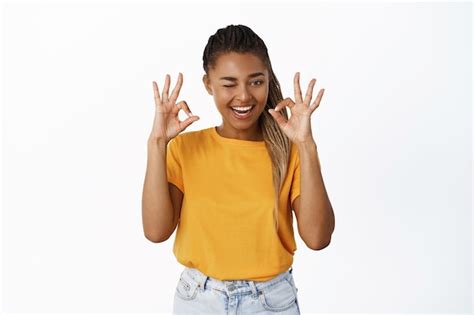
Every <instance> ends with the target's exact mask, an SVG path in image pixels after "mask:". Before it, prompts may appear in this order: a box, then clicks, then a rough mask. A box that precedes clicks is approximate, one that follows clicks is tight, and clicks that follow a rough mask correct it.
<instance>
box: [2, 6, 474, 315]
mask: <svg viewBox="0 0 474 315" xmlns="http://www.w3.org/2000/svg"><path fill="white" fill-rule="evenodd" d="M229 24H245V25H248V26H250V27H251V28H252V29H253V30H254V31H255V32H256V33H257V34H259V35H260V36H261V37H262V38H263V40H264V41H265V43H266V44H267V46H268V49H269V54H270V57H271V61H272V64H273V67H274V71H275V73H276V75H277V77H278V79H279V80H280V83H281V85H282V88H283V91H284V96H285V97H286V96H289V97H292V98H293V99H294V95H293V94H292V91H293V85H292V82H293V81H292V79H293V75H294V73H295V72H296V71H301V78H302V87H303V92H305V91H306V87H307V84H308V83H309V81H310V79H311V78H313V77H314V78H316V79H317V80H318V81H317V83H316V86H315V91H314V95H316V94H317V91H319V89H320V88H325V94H324V97H323V99H322V102H321V105H320V107H319V108H318V109H317V110H316V111H315V112H314V113H313V116H312V126H313V127H312V129H313V132H314V138H315V140H316V142H317V144H318V149H319V157H320V160H321V164H322V172H323V177H324V180H325V184H326V188H327V190H328V193H329V196H330V199H331V203H332V205H333V207H334V212H335V216H336V228H335V231H334V234H333V237H332V242H331V244H330V245H329V247H327V248H325V249H323V250H321V251H313V250H311V249H309V248H307V247H305V245H304V243H303V242H302V240H301V238H300V236H299V235H298V234H297V232H296V231H297V230H296V229H295V233H296V234H295V238H296V240H297V246H298V249H297V251H296V253H295V261H294V265H293V268H294V272H293V275H294V279H295V282H296V286H297V287H298V288H299V292H298V293H299V303H300V307H301V310H302V312H303V313H318V314H319V313H361V312H362V313H370V312H379V313H391V312H395V313H411V312H413V313H431V312H437V313H457V312H458V313H466V314H467V313H471V312H472V310H473V305H472V222H473V221H472V213H471V211H472V207H471V205H472V203H471V202H472V200H471V194H472V186H471V176H472V166H471V162H472V151H471V145H472V142H471V136H472V129H471V119H472V112H471V105H472V103H471V102H472V94H471V93H472V61H471V54H472V44H471V42H472V4H470V3H468V2H464V3H457V4H448V3H416V4H414V3H341V2H339V3H300V4H296V3H293V2H292V3H289V2H288V3H276V2H272V3H270V2H262V3H255V2H252V3H240V4H239V3H234V4H229V3H228V4H219V3H216V2H214V3H208V4H204V3H193V4H186V3H176V2H175V3H174V4H166V3H157V2H155V3H152V2H150V1H148V2H147V3H141V4H140V3H129V4H127V3H122V4H119V3H115V4H114V3H112V2H109V3H102V4H99V3H95V4H93V3H82V4H73V3H67V4H59V3H49V4H48V3H38V2H36V3H21V2H13V1H11V2H9V3H6V4H5V5H4V7H3V26H2V27H3V32H4V33H3V70H2V75H3V78H2V79H3V102H2V105H3V113H2V117H3V120H2V136H3V137H2V140H3V147H2V149H3V155H2V162H3V164H2V168H3V169H2V180H3V183H2V184H3V185H2V188H3V189H2V201H3V203H2V221H1V222H2V226H1V228H2V275H1V280H0V282H1V284H2V288H1V289H2V308H1V310H2V311H3V312H10V313H14V312H32V313H34V312H62V313H66V312H83V313H86V312H97V313H101V312H117V313H118V312H154V313H156V312H163V313H166V312H171V309H172V300H173V295H174V290H175V287H176V285H177V282H178V278H179V274H180V272H181V271H182V269H183V268H184V266H182V265H180V264H179V263H178V262H177V261H176V259H175V257H174V255H173V253H172V245H173V242H174V235H173V236H172V237H171V238H170V239H169V240H168V241H166V242H164V243H159V244H155V243H151V242H149V241H148V240H147V239H146V238H145V237H144V234H143V227H142V221H141V193H142V188H143V180H144V175H145V169H146V158H147V156H146V153H147V151H146V150H147V148H146V141H147V137H148V135H149V133H150V131H151V127H152V122H153V117H154V102H153V89H152V83H151V82H152V80H155V81H157V82H158V84H159V86H160V87H162V86H163V83H164V78H165V74H166V73H169V74H171V77H172V82H171V83H172V87H174V84H175V82H176V78H177V74H178V72H182V73H183V75H184V85H183V88H182V90H181V95H180V97H179V100H183V99H184V100H186V101H187V102H188V104H189V106H190V108H191V110H192V112H193V113H194V114H196V115H198V116H200V117H201V119H200V120H199V121H198V122H196V123H194V124H192V125H191V126H190V127H189V128H188V129H187V130H186V131H191V130H198V129H203V128H207V127H210V126H217V125H219V124H220V122H221V118H220V115H219V112H218V111H217V109H216V108H215V104H214V102H213V99H212V97H211V96H209V95H208V94H207V92H206V91H205V89H204V86H203V84H202V81H201V77H202V75H203V73H204V72H203V69H202V53H203V49H204V47H205V45H206V43H207V40H208V38H209V36H210V35H212V34H214V33H215V31H216V30H217V29H218V28H221V27H225V26H227V25H229ZM180 117H181V118H183V119H184V118H186V117H187V116H186V115H185V114H184V113H183V112H180ZM295 224H296V223H295ZM295 227H296V226H295Z"/></svg>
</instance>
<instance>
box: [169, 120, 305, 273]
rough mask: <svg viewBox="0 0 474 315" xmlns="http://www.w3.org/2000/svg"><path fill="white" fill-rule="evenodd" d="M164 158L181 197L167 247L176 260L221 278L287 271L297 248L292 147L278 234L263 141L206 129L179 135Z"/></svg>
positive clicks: (295, 155) (296, 178) (295, 160)
mask: <svg viewBox="0 0 474 315" xmlns="http://www.w3.org/2000/svg"><path fill="white" fill-rule="evenodd" d="M166 156H167V176H168V182H170V183H172V184H174V185H175V186H177V187H178V188H179V189H180V190H181V191H182V192H183V194H184V196H183V203H182V207H181V216H180V221H179V224H178V227H177V230H176V238H175V241H174V246H173V253H174V255H175V257H176V259H177V260H178V262H179V263H181V264H182V265H184V266H187V267H190V268H196V269H198V270H200V271H201V272H203V273H204V274H206V275H208V276H210V277H213V278H216V279H219V280H253V281H266V280H269V279H271V278H273V277H275V276H276V275H278V274H279V273H281V272H283V271H286V270H288V269H289V268H290V267H291V265H292V263H293V255H294V252H295V251H296V243H295V239H294V233H293V214H292V210H291V206H290V205H291V204H293V201H294V200H295V199H296V197H297V196H298V195H299V194H300V164H299V156H298V150H297V148H296V146H295V145H294V144H293V143H292V145H291V159H290V162H289V166H288V170H289V171H288V173H287V176H286V178H285V181H284V184H283V188H282V191H281V194H280V198H279V205H280V209H279V229H278V231H276V230H275V227H274V223H273V205H274V199H273V198H274V190H273V181H272V164H271V160H270V155H269V154H268V152H267V149H266V146H265V142H264V141H249V140H239V139H232V138H225V137H222V136H221V135H219V134H218V133H217V131H216V129H215V127H210V128H206V129H202V130H198V131H188V132H183V133H181V134H179V135H178V136H176V137H175V138H173V139H172V140H171V141H170V142H169V143H168V147H167V155H166ZM290 202H291V203H290Z"/></svg>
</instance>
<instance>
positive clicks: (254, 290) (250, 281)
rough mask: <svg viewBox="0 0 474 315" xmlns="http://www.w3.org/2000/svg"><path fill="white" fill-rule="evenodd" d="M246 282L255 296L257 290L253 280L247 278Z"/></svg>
mask: <svg viewBox="0 0 474 315" xmlns="http://www.w3.org/2000/svg"><path fill="white" fill-rule="evenodd" d="M248 282H249V284H250V289H251V290H252V293H253V296H254V297H255V298H256V297H257V296H258V294H257V292H258V291H257V287H256V286H255V282H254V281H252V280H249V281H248Z"/></svg>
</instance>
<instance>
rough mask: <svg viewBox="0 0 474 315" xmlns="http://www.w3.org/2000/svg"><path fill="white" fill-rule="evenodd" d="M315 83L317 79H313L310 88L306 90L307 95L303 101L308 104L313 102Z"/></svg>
mask: <svg viewBox="0 0 474 315" xmlns="http://www.w3.org/2000/svg"><path fill="white" fill-rule="evenodd" d="M315 84H316V79H312V80H311V82H309V86H308V90H307V91H306V96H305V98H304V102H303V103H304V104H306V105H309V103H310V102H311V98H312V97H313V88H314V85H315Z"/></svg>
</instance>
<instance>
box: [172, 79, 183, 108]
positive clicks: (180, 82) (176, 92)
mask: <svg viewBox="0 0 474 315" xmlns="http://www.w3.org/2000/svg"><path fill="white" fill-rule="evenodd" d="M182 85H183V74H182V73H181V72H180V73H179V74H178V82H176V85H175V87H174V89H173V92H172V93H171V97H170V102H171V103H174V102H176V99H177V98H178V95H179V91H180V90H181V86H182Z"/></svg>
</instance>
